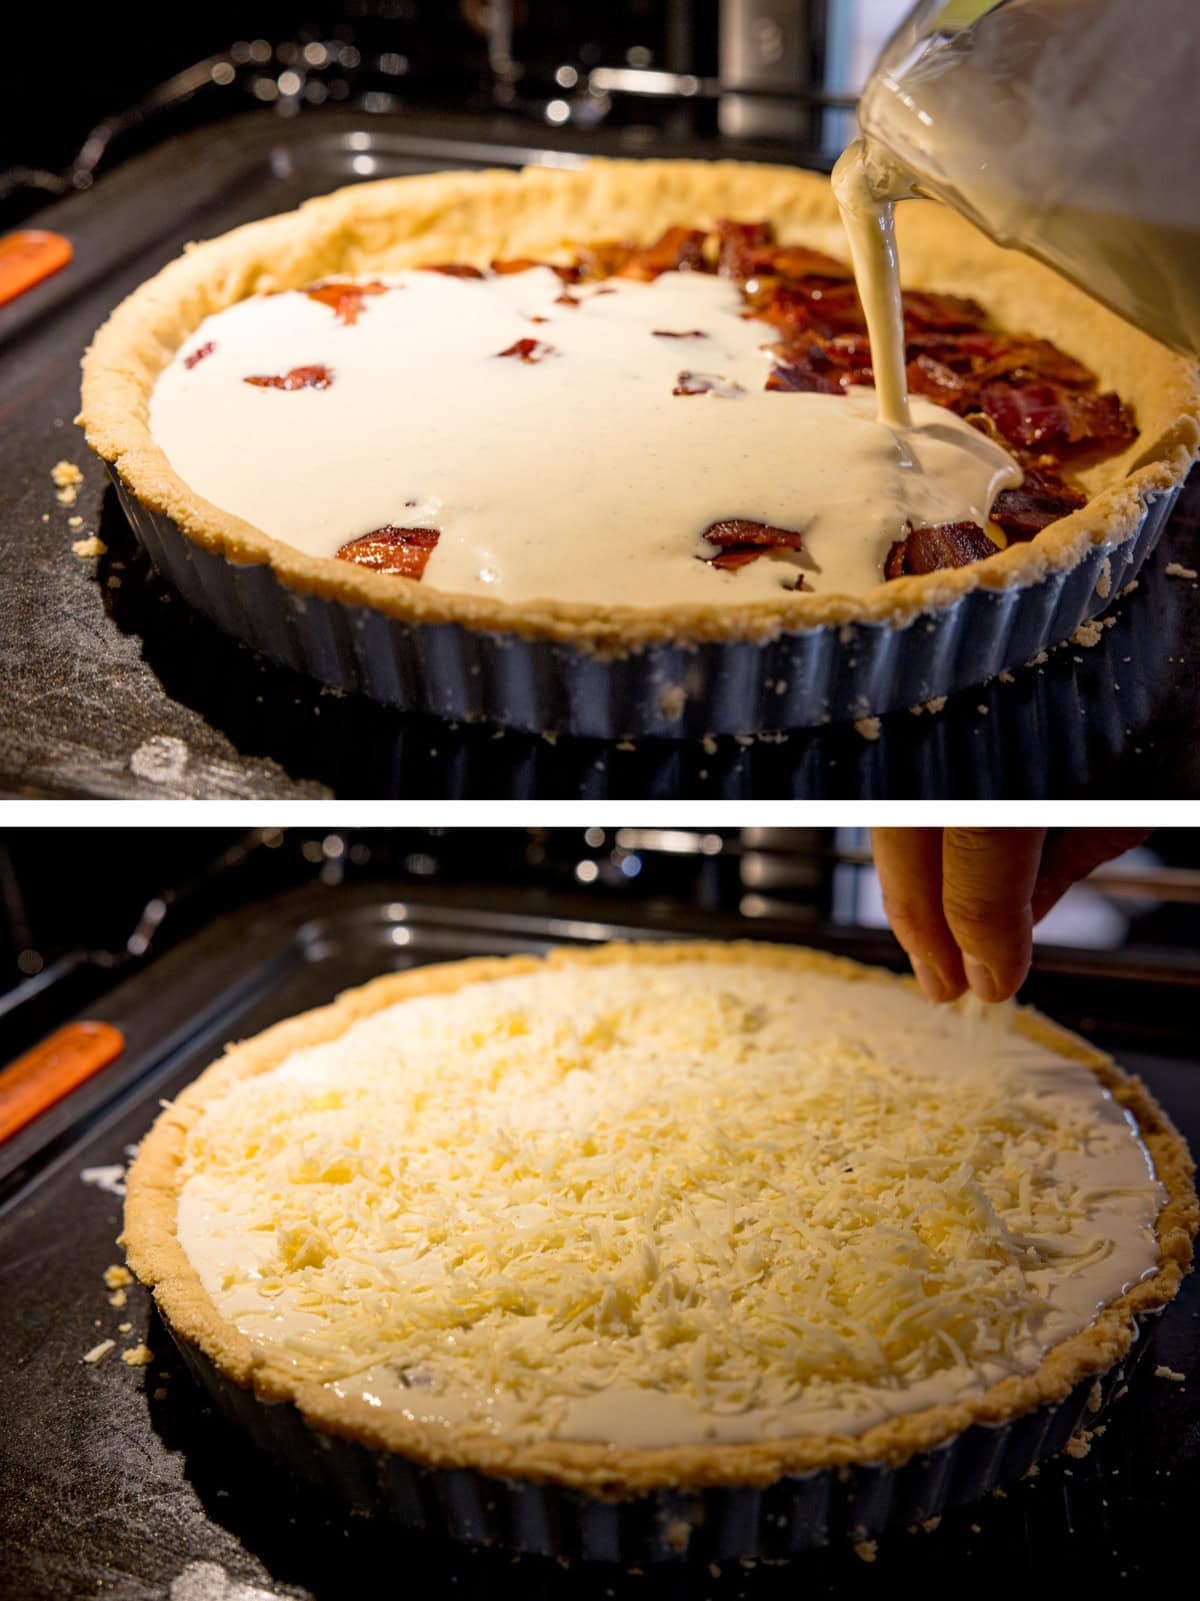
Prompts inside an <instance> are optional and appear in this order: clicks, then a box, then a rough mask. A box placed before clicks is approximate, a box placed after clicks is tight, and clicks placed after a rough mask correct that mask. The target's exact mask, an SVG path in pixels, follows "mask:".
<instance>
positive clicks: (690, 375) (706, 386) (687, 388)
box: [671, 372, 746, 400]
mask: <svg viewBox="0 0 1200 1601" xmlns="http://www.w3.org/2000/svg"><path fill="white" fill-rule="evenodd" d="M671 393H672V394H673V395H717V396H718V397H719V398H720V399H722V400H732V399H733V398H734V396H735V395H744V394H745V393H746V391H745V390H744V389H743V388H742V386H741V384H735V383H734V382H733V381H732V380H731V379H729V378H722V377H720V375H719V374H717V373H715V372H681V373H680V374H679V377H678V378H677V379H676V380H675V387H674V389H672V391H671Z"/></svg>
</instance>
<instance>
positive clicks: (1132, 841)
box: [871, 828, 1150, 1001]
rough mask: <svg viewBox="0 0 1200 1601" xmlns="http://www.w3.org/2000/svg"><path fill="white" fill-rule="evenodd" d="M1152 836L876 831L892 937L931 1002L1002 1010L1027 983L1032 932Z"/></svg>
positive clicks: (1136, 831) (1114, 831) (1107, 831)
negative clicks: (967, 1001)
mask: <svg viewBox="0 0 1200 1601" xmlns="http://www.w3.org/2000/svg"><path fill="white" fill-rule="evenodd" d="M1149 833H1150V830H1149V829H1148V828H1063V829H1057V828H1055V829H1047V828H874V829H872V830H871V844H872V848H873V850H874V852H875V865H876V867H877V868H878V870H879V880H880V883H881V884H882V886H883V905H884V910H885V911H886V912H887V916H888V921H889V922H890V923H891V925H892V931H893V933H894V934H895V936H896V938H897V939H898V940H899V941H900V943H901V945H903V947H904V949H905V951H906V952H907V954H908V958H909V960H910V961H911V962H912V969H913V972H914V974H915V975H916V978H917V982H918V983H919V984H920V986H921V988H922V989H923V990H924V991H925V993H926V995H928V996H929V998H930V1000H934V1001H952V1000H955V999H956V998H957V997H958V996H959V995H961V994H962V993H963V991H964V990H965V989H967V988H968V987H969V988H970V989H971V990H972V991H973V992H974V993H975V994H976V995H978V996H979V998H980V999H981V1000H984V1001H1003V1000H1007V999H1008V997H1009V996H1010V995H1015V994H1016V992H1017V990H1018V989H1020V987H1021V985H1022V984H1023V983H1024V982H1025V976H1026V974H1027V973H1028V972H1029V964H1030V960H1031V959H1032V956H1033V927H1034V924H1035V923H1037V922H1038V921H1039V920H1040V919H1041V918H1043V917H1045V915H1046V913H1047V912H1048V911H1049V910H1050V908H1051V907H1052V906H1053V905H1054V903H1055V902H1056V901H1057V900H1058V899H1059V898H1060V897H1061V896H1062V895H1064V894H1065V893H1066V891H1067V890H1068V889H1070V887H1071V885H1072V884H1074V883H1076V882H1077V881H1078V880H1079V879H1081V878H1086V877H1087V875H1088V874H1089V873H1090V872H1091V871H1092V870H1093V868H1096V867H1099V866H1100V865H1101V863H1103V862H1110V861H1112V859H1113V858H1114V857H1115V856H1121V855H1123V854H1124V852H1125V851H1128V850H1132V849H1133V847H1134V846H1135V845H1140V844H1141V842H1142V841H1143V840H1144V839H1145V838H1146V836H1147V834H1149Z"/></svg>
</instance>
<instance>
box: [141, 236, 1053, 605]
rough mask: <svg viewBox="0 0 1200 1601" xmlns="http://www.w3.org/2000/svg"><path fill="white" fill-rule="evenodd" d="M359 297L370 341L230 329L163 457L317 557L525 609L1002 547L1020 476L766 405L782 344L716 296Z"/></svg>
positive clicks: (262, 319) (959, 440) (699, 280)
mask: <svg viewBox="0 0 1200 1601" xmlns="http://www.w3.org/2000/svg"><path fill="white" fill-rule="evenodd" d="M467 271H469V269H467ZM343 287H345V286H343ZM360 287H361V288H362V290H363V293H362V295H361V296H360V303H359V304H358V305H357V306H356V307H355V310H354V314H353V316H352V317H346V316H343V315H338V314H337V311H336V309H331V308H333V305H334V303H333V302H332V301H331V300H330V299H329V298H326V299H324V300H323V299H322V298H321V294H320V293H318V294H317V295H314V294H311V293H306V292H305V291H304V290H288V291H284V292H281V293H278V294H270V295H260V296H256V297H254V298H251V299H248V300H244V301H240V302H238V303H237V304H235V305H232V306H229V307H227V308H226V309H224V310H222V311H220V312H217V313H216V314H214V315H213V316H210V317H209V318H207V319H206V320H205V321H204V322H203V323H202V324H201V325H200V327H199V328H198V329H197V330H196V332H195V333H194V334H193V335H192V337H191V338H190V339H189V340H188V341H187V342H186V344H185V345H184V346H183V347H182V348H181V350H180V351H179V352H178V353H177V355H176V357H175V359H174V360H173V361H172V362H171V363H170V365H168V366H167V367H166V369H165V370H164V371H163V373H162V374H161V376H160V378H159V380H158V383H157V385H156V387H155V389H154V392H153V396H152V399H151V406H150V429H151V432H152V434H153V436H154V439H155V441H156V442H157V444H158V445H159V446H160V447H161V449H162V450H163V451H164V453H165V454H166V456H167V458H168V459H169V461H170V463H171V465H172V467H173V468H174V469H175V471H176V473H178V475H179V476H180V477H181V478H182V479H183V480H184V482H185V483H186V484H187V485H188V486H189V487H190V488H191V489H192V490H193V491H194V492H195V493H197V494H198V495H200V496H202V497H203V498H204V499H206V500H208V501H209V502H211V503H212V504H213V505H215V506H217V507H219V508H220V509H221V510H223V511H225V512H229V513H233V514H235V515H236V516H238V517H241V518H243V519H245V520H246V521H247V522H249V523H251V524H253V525H254V526H255V527H257V528H259V529H261V530H262V531H263V532H265V533H266V534H268V535H270V536H271V537H272V538H275V539H278V540H280V541H283V542H285V543H286V544H289V545H291V546H294V547H296V548H298V549H299V550H302V551H304V552H307V553H309V554H311V555H314V556H325V557H329V556H336V555H338V554H339V553H340V552H342V551H343V547H345V546H346V545H347V544H348V543H349V542H352V541H355V540H361V539H363V538H365V537H366V536H368V535H371V534H373V533H376V532H377V531H380V530H385V531H391V532H392V533H394V534H398V535H401V534H402V535H406V536H414V535H420V536H423V542H421V557H420V560H419V562H418V564H417V565H416V566H415V568H412V567H405V568H400V569H393V570H399V571H403V572H404V573H405V574H406V575H407V576H409V577H421V578H423V581H424V582H425V584H426V585H427V586H429V587H432V588H436V589H439V590H447V591H452V592H457V593H467V594H470V593H478V594H491V595H494V596H498V597H501V598H504V599H507V600H511V601H515V602H520V601H528V600H539V599H546V598H553V599H555V600H560V601H566V602H583V603H587V604H592V605H600V604H603V605H608V604H611V605H618V604H620V605H631V606H637V605H661V604H662V603H663V601H664V600H668V599H669V600H673V601H678V602H680V603H688V602H696V603H713V602H716V603H720V602H722V601H726V602H730V603H734V602H736V603H738V604H743V603H746V602H752V601H755V600H760V601H762V600H770V599H778V598H779V595H780V592H781V591H783V590H790V589H795V588H797V587H803V589H804V590H805V591H811V592H818V593H827V594H834V593H846V594H854V593H861V592H863V591H865V590H867V589H872V588H874V587H876V586H877V585H878V584H879V583H880V582H881V581H882V579H883V570H884V562H885V559H886V557H887V555H888V552H889V549H890V548H891V547H892V546H893V544H895V543H896V542H897V541H900V540H902V539H903V538H904V536H905V531H906V529H907V528H920V527H924V526H937V525H942V524H959V523H963V522H968V523H972V524H975V525H978V527H979V528H980V529H983V528H986V526H987V522H988V514H989V511H990V509H991V507H992V504H993V502H994V500H995V498H996V495H997V494H998V493H999V492H1001V491H1002V490H1004V489H1007V488H1013V487H1015V486H1017V485H1018V484H1020V483H1021V480H1022V472H1021V468H1020V467H1019V466H1018V465H1017V463H1016V461H1015V460H1014V459H1013V457H1012V455H1010V453H1009V452H1008V451H1007V450H1006V449H1005V448H1003V447H1002V445H1000V444H999V443H997V442H995V441H994V440H993V439H991V438H989V437H988V436H987V435H986V434H985V433H982V432H980V431H979V430H978V429H977V428H975V427H972V426H971V425H970V424H969V423H968V422H966V421H965V420H964V419H963V418H962V417H960V416H958V415H956V414H954V413H953V412H952V411H949V410H947V409H946V407H945V406H939V405H935V404H934V403H933V402H931V401H930V400H928V399H925V398H922V397H919V396H918V397H914V399H913V401H912V412H911V426H907V427H893V426H889V425H888V424H887V423H884V422H881V421H879V420H878V418H877V415H876V397H875V395H874V394H873V393H872V392H871V390H870V389H869V388H868V387H866V386H865V385H864V384H861V383H852V384H851V385H850V386H849V387H847V388H845V389H844V390H842V391H839V392H838V393H820V392H795V393H787V394H781V393H779V392H777V391H774V390H772V391H768V390H766V389H765V388H764V384H765V382H766V380H767V378H768V376H769V375H770V374H771V371H772V361H773V357H772V347H773V346H774V345H776V344H777V341H778V339H779V330H778V329H777V328H773V327H771V326H769V325H768V324H767V323H764V322H763V321H760V320H758V319H757V318H755V317H752V316H748V315H747V314H746V304H745V301H744V299H743V298H742V294H741V291H740V290H739V288H738V287H737V285H735V284H734V283H733V282H732V281H731V280H730V279H729V278H726V277H721V276H718V275H716V274H714V273H711V272H700V271H664V272H662V273H661V274H660V275H659V276H657V277H656V278H655V279H654V280H653V281H651V282H642V281H638V280H635V279H630V278H622V277H619V276H614V277H610V278H607V279H605V280H604V281H602V282H599V283H597V282H591V281H586V280H585V281H584V282H581V283H575V284H572V285H571V286H570V287H564V283H563V280H562V279H561V278H560V276H558V275H557V274H556V273H555V271H554V270H552V269H551V268H550V267H547V266H529V267H527V268H526V269H525V270H523V271H505V272H500V273H494V274H488V275H484V276H478V275H477V276H464V275H461V274H460V272H457V271H456V272H439V271H407V272H402V273H397V274H391V275H388V276H386V277H384V278H378V279H373V280H371V281H370V282H369V283H367V282H365V281H363V282H362V283H361V285H360ZM331 288H332V289H333V290H334V293H336V286H327V288H326V290H325V291H323V292H324V293H325V294H326V295H327V296H328V295H329V294H330V289H331ZM833 387H834V388H836V387H837V385H836V383H835V384H834V385H833ZM730 520H742V521H743V522H745V521H749V522H750V523H753V524H757V525H762V529H763V536H778V537H774V538H767V537H763V536H754V535H751V536H750V538H751V539H752V540H753V539H754V538H755V537H760V539H761V543H762V544H769V545H770V547H771V548H770V549H769V550H768V551H767V552H766V555H765V559H761V560H750V559H749V557H748V556H747V557H746V560H745V565H736V566H735V565H734V563H733V562H732V561H727V562H726V563H714V555H715V552H716V549H717V548H718V547H717V546H714V544H713V543H711V542H709V541H708V540H706V538H705V534H706V531H707V530H709V529H712V528H714V527H715V526H716V525H719V524H722V523H728V522H729V521H730ZM729 542H731V541H730V539H726V541H725V543H726V544H727V543H729ZM997 542H998V543H999V542H1002V540H1000V538H999V536H997ZM720 548H723V546H722V547H720ZM741 548H742V549H743V550H744V551H746V550H749V551H751V553H752V550H753V547H752V546H745V545H743V546H742V547H741ZM990 548H991V547H990V546H985V549H990ZM759 554H762V550H761V548H760V550H759Z"/></svg>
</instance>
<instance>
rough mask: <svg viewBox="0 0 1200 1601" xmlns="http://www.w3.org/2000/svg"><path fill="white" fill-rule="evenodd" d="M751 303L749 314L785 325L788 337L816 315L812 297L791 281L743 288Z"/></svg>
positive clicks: (782, 327)
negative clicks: (810, 298)
mask: <svg viewBox="0 0 1200 1601" xmlns="http://www.w3.org/2000/svg"><path fill="white" fill-rule="evenodd" d="M743 293H744V294H745V296H746V300H747V302H748V304H749V306H750V311H749V315H750V316H751V317H754V318H757V320H758V321H759V322H767V323H770V324H771V326H772V328H779V329H782V331H783V334H784V336H785V338H786V337H789V336H790V335H792V334H796V333H799V332H800V330H801V329H804V328H808V327H810V326H811V325H812V321H813V315H812V307H811V302H810V300H809V297H808V296H807V295H806V294H803V293H802V292H801V291H800V290H799V289H796V288H793V287H791V286H789V285H788V284H772V285H760V286H759V287H758V288H755V289H753V290H744V291H743Z"/></svg>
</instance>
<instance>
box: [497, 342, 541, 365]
mask: <svg viewBox="0 0 1200 1601" xmlns="http://www.w3.org/2000/svg"><path fill="white" fill-rule="evenodd" d="M496 354H497V356H498V357H499V356H517V357H518V358H519V359H520V360H521V361H528V362H533V361H543V360H544V359H545V358H546V357H547V356H552V355H554V346H553V345H547V344H544V343H543V342H542V341H541V340H540V339H516V340H514V341H513V343H512V344H511V345H509V347H508V349H507V350H500V351H497V352H496Z"/></svg>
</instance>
